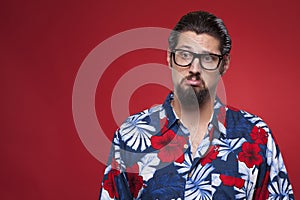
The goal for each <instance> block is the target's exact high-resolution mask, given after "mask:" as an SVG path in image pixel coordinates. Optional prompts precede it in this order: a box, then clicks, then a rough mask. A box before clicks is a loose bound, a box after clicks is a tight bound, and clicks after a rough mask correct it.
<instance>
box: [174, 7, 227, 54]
mask: <svg viewBox="0 0 300 200" xmlns="http://www.w3.org/2000/svg"><path fill="white" fill-rule="evenodd" d="M186 31H192V32H195V33H197V34H201V33H206V34H208V35H210V36H213V37H215V38H216V39H218V40H219V41H220V51H221V53H222V55H228V54H229V53H230V50H231V38H230V36H229V34H228V31H227V29H226V27H225V25H224V23H223V21H222V19H220V18H217V17H216V16H215V15H213V14H211V13H208V12H205V11H196V12H190V13H188V14H186V15H184V16H183V17H182V18H181V19H180V20H179V22H178V23H177V24H176V25H175V27H174V28H173V31H172V32H171V34H170V37H169V48H170V50H173V49H174V48H175V47H176V45H177V42H178V37H179V35H180V33H182V32H186Z"/></svg>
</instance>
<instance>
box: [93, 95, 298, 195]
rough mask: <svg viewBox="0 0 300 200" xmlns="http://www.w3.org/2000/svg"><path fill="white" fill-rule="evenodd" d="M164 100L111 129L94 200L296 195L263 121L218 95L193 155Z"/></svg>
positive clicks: (276, 146)
mask: <svg viewBox="0 0 300 200" xmlns="http://www.w3.org/2000/svg"><path fill="white" fill-rule="evenodd" d="M172 100H173V93H170V94H169V95H168V97H167V99H166V101H165V102H164V104H163V105H159V106H156V107H153V108H150V109H148V110H145V111H143V112H140V113H138V114H135V115H132V116H130V117H129V118H128V119H127V120H126V121H125V122H124V123H123V124H122V125H121V126H120V128H119V129H118V130H117V131H116V133H115V135H114V138H113V144H112V149H111V154H110V157H109V163H108V165H107V167H106V169H105V172H104V178H103V182H102V186H101V192H100V197H99V199H108V200H109V199H147V200H148V199H149V200H150V199H159V200H170V199H176V200H178V199H185V200H190V199H191V200H192V199H199V200H200V199H203V200H204V199H218V200H219V199H230V200H232V199H294V195H293V190H292V186H291V184H290V181H289V178H288V176H287V170H286V167H285V165H284V162H283V159H282V155H281V153H280V150H279V148H278V145H277V143H276V141H275V140H274V137H273V134H272V132H271V131H270V129H269V128H268V126H267V125H266V123H265V122H264V121H263V120H262V119H261V118H259V117H257V116H255V115H252V114H250V113H248V112H245V111H242V110H238V109H235V108H232V107H228V106H224V105H223V104H222V103H221V102H220V101H219V100H218V99H216V101H215V105H214V115H213V117H212V120H211V122H210V124H209V126H208V131H207V133H206V135H205V136H204V138H203V140H202V142H201V144H200V145H199V147H198V149H197V150H196V153H195V154H194V156H192V153H191V143H190V138H189V131H188V130H187V129H186V128H185V127H184V126H183V125H182V124H181V122H180V120H179V119H178V118H177V117H176V115H175V114H174V112H173V109H172V106H171V101H172Z"/></svg>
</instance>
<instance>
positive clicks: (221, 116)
mask: <svg viewBox="0 0 300 200" xmlns="http://www.w3.org/2000/svg"><path fill="white" fill-rule="evenodd" d="M225 119H226V109H225V107H224V106H222V107H220V111H219V114H218V120H219V121H220V122H221V123H223V124H225V122H226V120H225Z"/></svg>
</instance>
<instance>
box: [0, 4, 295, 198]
mask: <svg viewBox="0 0 300 200" xmlns="http://www.w3.org/2000/svg"><path fill="white" fill-rule="evenodd" d="M199 9H203V10H207V11H211V12H213V13H215V14H216V15H218V16H220V17H221V18H223V20H224V21H225V23H226V25H227V27H228V29H229V31H230V34H231V36H232V39H233V49H232V63H231V68H230V70H229V71H228V73H227V74H226V75H225V77H224V79H223V80H224V82H225V86H226V94H227V102H228V103H229V104H230V105H232V106H235V107H239V108H242V109H245V110H247V111H250V112H252V113H255V114H257V115H259V116H261V117H262V118H263V119H264V120H265V121H266V122H267V123H268V124H269V125H270V127H271V129H272V130H273V132H274V134H275V135H276V138H277V140H278V142H279V145H280V148H281V151H282V152H283V155H284V159H285V163H286V165H287V168H288V171H289V176H290V179H291V181H292V184H293V187H294V192H296V196H297V195H298V192H297V191H298V190H299V189H300V179H297V178H296V176H297V170H298V169H299V167H300V165H299V162H300V161H299V160H298V150H297V147H298V137H297V134H298V133H299V125H298V124H297V119H296V117H297V114H298V113H299V111H300V110H299V107H298V106H297V104H298V102H299V100H300V95H299V94H298V90H299V89H298V87H299V72H300V68H299V59H298V58H299V55H298V52H299V46H300V40H299V35H300V27H299V21H298V18H299V14H298V12H299V11H298V10H299V6H298V4H297V1H296V0H294V1H278V0H275V1H274V0H263V1H258V0H255V1H240V0H206V1H204V0H189V1H182V0H180V1H179V0H173V1H156V0H155V1H139V0H130V1H129V0H127V1H126V0H118V1H109V2H108V1H103V2H100V1H57V0H52V1H17V0H14V1H13V0H11V1H2V2H1V6H0V21H1V32H0V44H1V45H0V48H1V52H0V56H1V59H0V62H1V67H0V75H1V79H0V81H1V84H0V85H1V113H2V115H1V119H0V120H1V130H0V134H1V136H0V137H1V138H0V158H1V163H0V171H1V179H0V199H6V200H14V199H45V200H47V199H49V200H50V199H51V200H52V199H56V200H58V199H72V200H75V199H78V200H79V199H80V200H81V199H97V197H98V193H99V192H98V189H99V185H100V182H101V179H102V173H103V170H104V165H103V164H101V163H100V162H99V161H97V160H96V159H95V158H94V157H93V156H92V155H91V154H89V152H88V151H87V150H86V148H85V147H84V145H83V144H82V143H81V141H80V139H79V137H78V134H77V132H76V129H75V126H74V122H73V117H72V89H73V84H74V80H75V77H76V73H77V71H78V69H79V67H80V65H81V63H82V61H83V60H84V58H85V57H86V56H87V55H88V54H89V52H90V51H91V50H92V49H93V48H94V47H95V46H97V45H98V44H99V43H101V42H102V41H103V40H105V39H107V38H108V37H110V36H112V35H115V34H117V33H119V32H122V31H125V30H127V29H131V28H137V27H146V26H154V27H165V28H172V27H173V26H174V25H175V23H176V22H177V20H178V19H179V17H180V16H182V15H183V14H185V13H186V12H188V11H191V10H199ZM143 55H146V56H143ZM148 62H161V63H164V62H165V54H164V53H163V52H160V51H151V50H145V51H142V52H135V54H128V55H125V56H123V57H121V58H120V59H118V60H117V61H116V62H115V63H113V64H112V66H110V68H109V70H107V71H106V73H105V74H106V76H105V77H103V78H102V79H101V80H100V82H99V87H100V86H101V88H102V89H103V88H104V89H106V90H104V91H105V93H104V94H102V95H99V93H97V95H96V100H97V104H96V108H97V114H98V117H99V121H100V123H101V125H103V126H104V130H105V131H106V132H107V134H108V136H111V134H112V133H113V131H114V130H115V128H116V125H115V124H114V122H113V120H112V119H113V118H112V115H111V113H109V110H108V109H105V107H106V106H107V105H109V103H110V100H109V97H110V92H111V89H112V88H113V83H111V82H110V81H111V80H110V79H109V77H111V78H112V79H113V80H114V81H117V77H119V76H120V74H122V73H124V72H126V69H127V70H128V69H130V67H134V66H135V65H138V64H143V63H148ZM113 66H114V70H112V68H111V67H113ZM118 68H119V70H118ZM116 69H117V70H116ZM149 90H150V92H151V94H152V95H148V96H147V98H146V99H145V98H143V97H145V95H147V93H146V92H147V91H149ZM166 93H167V91H166V90H165V89H163V88H162V87H160V86H157V85H148V86H145V87H142V88H140V89H139V90H138V91H136V93H135V94H134V95H133V96H132V99H131V104H130V106H129V107H130V110H131V111H132V112H135V111H137V110H139V109H142V108H144V107H147V106H148V105H152V104H153V103H161V102H162V101H163V100H164V98H165V95H166ZM101 120H103V121H101Z"/></svg>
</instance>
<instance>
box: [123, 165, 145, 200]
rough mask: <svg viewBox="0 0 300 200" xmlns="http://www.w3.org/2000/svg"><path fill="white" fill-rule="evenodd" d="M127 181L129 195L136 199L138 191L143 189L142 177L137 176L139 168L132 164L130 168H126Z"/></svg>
mask: <svg viewBox="0 0 300 200" xmlns="http://www.w3.org/2000/svg"><path fill="white" fill-rule="evenodd" d="M127 171H129V172H127V180H128V184H129V189H130V193H131V194H132V195H133V197H134V198H137V196H138V194H139V191H140V189H141V188H142V187H143V183H144V182H143V177H142V176H139V173H138V172H139V166H138V165H137V164H134V165H133V166H132V167H130V168H127Z"/></svg>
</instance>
